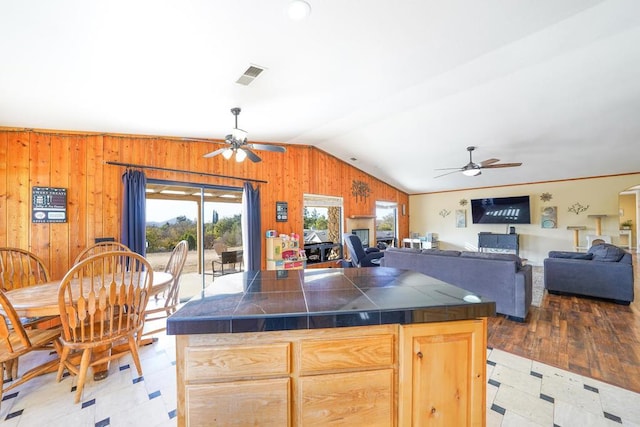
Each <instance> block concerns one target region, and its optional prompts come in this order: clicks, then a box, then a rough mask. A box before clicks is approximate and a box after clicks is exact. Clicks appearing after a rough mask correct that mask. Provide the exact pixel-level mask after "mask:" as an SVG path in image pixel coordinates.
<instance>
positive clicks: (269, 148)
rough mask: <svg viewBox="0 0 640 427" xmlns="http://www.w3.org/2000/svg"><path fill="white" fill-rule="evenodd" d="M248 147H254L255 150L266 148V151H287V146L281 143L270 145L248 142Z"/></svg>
mask: <svg viewBox="0 0 640 427" xmlns="http://www.w3.org/2000/svg"><path fill="white" fill-rule="evenodd" d="M247 147H250V148H253V149H254V150H264V151H273V152H276V153H284V152H285V151H287V149H286V148H284V147H281V146H279V145H268V144H255V143H251V144H247Z"/></svg>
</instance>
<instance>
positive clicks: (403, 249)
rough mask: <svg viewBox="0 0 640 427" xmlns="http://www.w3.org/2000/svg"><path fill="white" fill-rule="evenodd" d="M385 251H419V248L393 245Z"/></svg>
mask: <svg viewBox="0 0 640 427" xmlns="http://www.w3.org/2000/svg"><path fill="white" fill-rule="evenodd" d="M385 250H386V251H387V252H407V253H414V254H417V253H420V249H418V248H395V247H390V248H387V249H385Z"/></svg>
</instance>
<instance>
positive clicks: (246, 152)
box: [188, 107, 287, 162]
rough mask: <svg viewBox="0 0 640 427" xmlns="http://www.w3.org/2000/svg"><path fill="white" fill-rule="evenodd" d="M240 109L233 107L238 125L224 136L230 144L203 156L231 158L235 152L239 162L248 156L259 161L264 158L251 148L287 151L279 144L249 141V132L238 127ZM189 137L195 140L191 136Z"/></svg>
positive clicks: (254, 160) (232, 110)
mask: <svg viewBox="0 0 640 427" xmlns="http://www.w3.org/2000/svg"><path fill="white" fill-rule="evenodd" d="M240 111H241V110H240V108H239V107H234V108H232V109H231V113H232V114H233V115H234V116H235V118H236V125H235V127H234V128H233V130H232V131H231V133H230V134H229V135H227V136H226V137H225V138H224V141H225V142H226V143H227V144H229V146H228V147H224V148H220V149H218V150H215V151H212V152H211V153H207V154H205V155H204V156H203V157H214V156H217V155H218V154H222V156H223V157H224V158H225V159H230V158H231V156H233V154H234V153H235V154H236V161H237V162H242V161H243V160H244V159H245V158H247V157H248V158H249V160H251V161H252V162H259V161H261V160H262V159H261V158H260V157H259V156H258V155H257V154H256V153H254V152H253V151H251V150H264V151H273V152H276V153H284V152H285V151H287V149H286V148H284V147H281V146H279V145H268V144H255V143H248V142H247V132H246V131H244V130H242V129H238V115H239V114H240ZM188 139H189V140H194V139H191V138H188ZM197 141H200V140H197Z"/></svg>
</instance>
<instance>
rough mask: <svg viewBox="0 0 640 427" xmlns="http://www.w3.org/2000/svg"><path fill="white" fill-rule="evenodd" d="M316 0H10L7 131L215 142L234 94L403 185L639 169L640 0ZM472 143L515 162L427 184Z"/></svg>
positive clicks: (4, 86)
mask: <svg viewBox="0 0 640 427" xmlns="http://www.w3.org/2000/svg"><path fill="white" fill-rule="evenodd" d="M308 1H309V3H310V4H311V6H312V12H311V15H310V16H309V17H308V19H306V20H304V21H301V22H294V21H291V20H289V19H288V17H287V15H286V12H285V9H286V6H287V4H288V2H289V0H189V1H187V0H173V1H169V0H148V1H139V0H108V1H107V0H104V1H86V0H75V1H73V0H39V1H37V0H21V1H14V0H0V126H16V127H29V128H46V129H61V130H83V131H97V132H117V133H133V134H146V135H164V136H183V137H197V138H215V139H222V138H224V136H225V135H226V134H227V133H229V130H230V129H231V128H232V127H233V116H232V115H231V113H230V111H229V110H230V109H231V108H232V107H236V106H239V107H241V108H242V113H241V114H240V116H239V119H238V122H239V123H238V124H239V127H241V128H243V129H245V130H247V131H248V132H249V140H250V141H251V142H280V143H288V144H306V145H314V146H316V147H318V148H320V149H322V150H324V151H326V152H328V153H331V154H333V155H335V156H336V157H338V158H340V159H343V160H345V161H347V162H349V163H351V164H353V165H355V166H356V167H358V168H360V169H362V170H364V171H366V172H368V173H370V174H372V175H374V176H376V177H378V178H380V179H382V180H384V181H386V182H389V183H390V184H392V185H395V186H397V187H398V188H400V189H402V190H404V191H407V192H409V193H411V194H415V193H422V192H433V191H442V190H452V189H458V188H469V187H483V186H492V185H503V184H514V183H525V182H535V181H542V180H557V179H567V178H577V177H588V176H600V175H609V174H616V173H627V172H638V171H640V162H639V161H638V160H639V159H640V155H638V152H637V147H638V140H639V139H640V117H639V116H640V115H639V113H640V1H638V0H609V1H598V0H561V1H558V0H508V1H507V0H475V1H473V0H377V1H374V0H368V1H356V0H308ZM251 64H256V65H259V66H262V67H266V71H264V72H263V73H262V74H261V75H260V76H259V77H258V78H257V79H256V80H255V81H254V82H253V83H251V84H250V85H249V86H241V85H238V84H236V83H235V81H236V80H237V79H238V78H239V77H240V75H241V74H242V73H243V72H244V70H245V69H246V68H247V67H248V66H249V65H251ZM470 145H474V146H477V147H478V149H477V150H476V151H475V153H474V160H475V161H476V162H480V161H482V160H485V159H488V158H499V159H500V160H501V162H522V163H523V165H522V166H521V167H518V168H508V169H507V168H505V169H487V170H484V171H483V173H482V174H481V175H479V176H477V177H467V176H464V175H462V174H461V173H454V174H451V175H447V176H444V177H441V178H437V179H434V178H433V177H434V176H436V175H438V174H440V173H442V172H441V171H436V170H435V169H437V168H446V167H462V166H464V165H465V164H466V163H467V162H468V160H469V159H468V154H467V151H466V147H467V146H470ZM213 148H215V147H212V149H213ZM202 154H205V153H202ZM352 157H353V158H356V159H357V160H356V161H352V160H350V159H351V158H352ZM247 167H251V166H250V165H248V166H247Z"/></svg>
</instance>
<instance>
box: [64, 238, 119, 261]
mask: <svg viewBox="0 0 640 427" xmlns="http://www.w3.org/2000/svg"><path fill="white" fill-rule="evenodd" d="M110 251H131V249H129V247H128V246H127V245H125V244H124V243H120V242H99V243H96V244H95V245H91V246H89V247H87V248H85V249H84V250H83V251H82V252H80V254H78V256H77V257H76V259H75V261H73V263H74V264H77V263H79V262H80V261H82V260H83V259H85V258H89V257H90V256H93V255H97V254H100V253H102V252H110Z"/></svg>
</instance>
